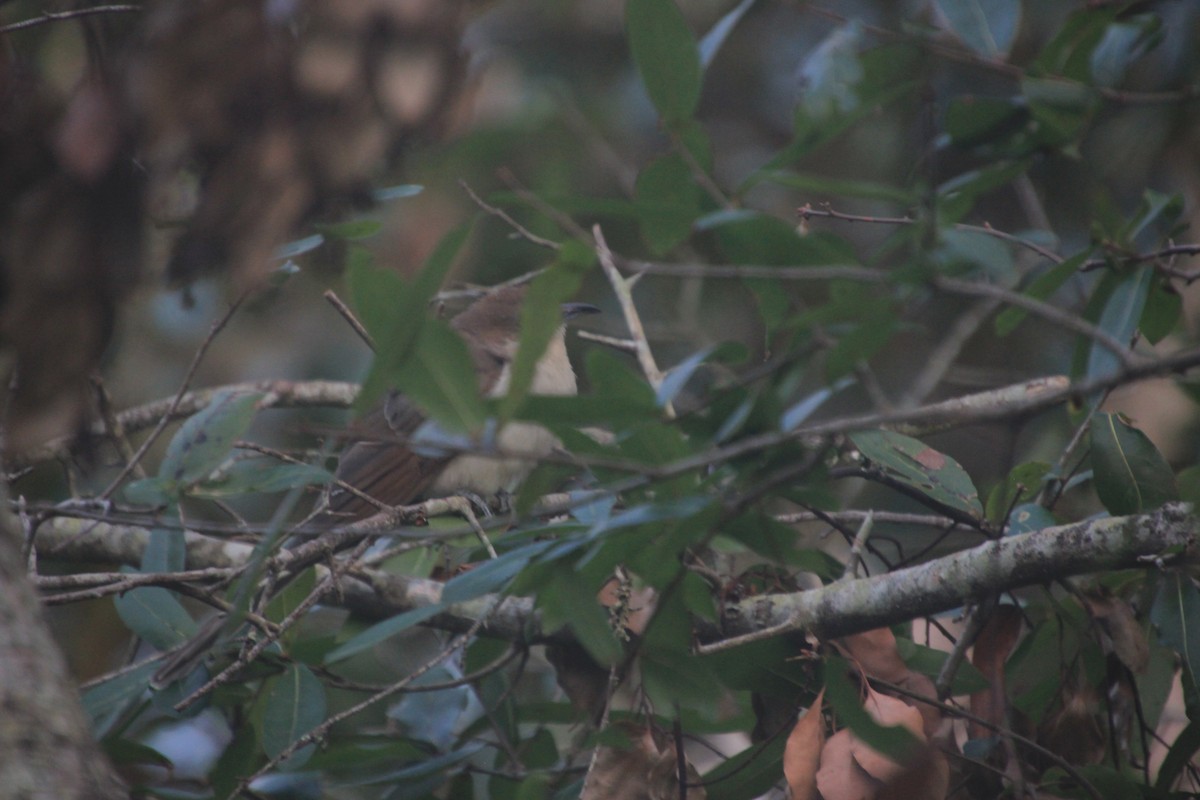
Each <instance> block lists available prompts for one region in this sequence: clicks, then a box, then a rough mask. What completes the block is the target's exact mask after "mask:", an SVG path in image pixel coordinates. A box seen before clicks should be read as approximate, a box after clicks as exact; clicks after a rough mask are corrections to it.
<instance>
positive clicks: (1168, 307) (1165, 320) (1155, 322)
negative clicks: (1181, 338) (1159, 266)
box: [1138, 278, 1183, 344]
mask: <svg viewBox="0 0 1200 800" xmlns="http://www.w3.org/2000/svg"><path fill="white" fill-rule="evenodd" d="M1182 315H1183V299H1182V298H1180V296H1179V292H1177V291H1175V287H1173V286H1172V285H1171V283H1170V281H1166V280H1160V279H1158V278H1155V279H1154V281H1153V282H1152V283H1151V286H1150V293H1149V294H1148V295H1147V296H1146V305H1145V307H1144V308H1143V309H1142V318H1141V319H1140V320H1138V330H1139V331H1141V333H1142V336H1144V337H1146V341H1148V342H1149V343H1150V344H1158V343H1159V342H1161V341H1162V340H1163V339H1165V338H1166V337H1167V335H1168V334H1170V333H1171V332H1172V331H1174V330H1175V326H1176V325H1177V324H1178V323H1179V319H1180V317H1181V316H1182Z"/></svg>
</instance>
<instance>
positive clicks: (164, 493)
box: [121, 477, 180, 508]
mask: <svg viewBox="0 0 1200 800" xmlns="http://www.w3.org/2000/svg"><path fill="white" fill-rule="evenodd" d="M178 490H179V487H178V486H177V485H176V484H175V482H174V481H168V480H164V479H163V478H158V477H154V478H142V479H141V480H139V481H132V482H131V483H127V484H125V488H124V489H122V490H121V496H122V497H124V498H125V501H126V502H129V503H133V504H135V505H145V506H153V507H155V508H161V507H163V506H167V505H170V504H171V502H172V501H173V500H175V499H177V498H178V496H179V494H180V492H179V491H178Z"/></svg>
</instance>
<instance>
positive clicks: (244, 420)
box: [158, 389, 262, 487]
mask: <svg viewBox="0 0 1200 800" xmlns="http://www.w3.org/2000/svg"><path fill="white" fill-rule="evenodd" d="M260 399H262V394H260V393H257V392H237V391H233V390H229V389H226V390H222V391H220V392H217V393H216V394H215V395H213V398H212V400H211V401H210V402H209V404H208V405H207V406H205V407H204V409H203V410H201V411H198V412H196V413H195V414H193V415H192V416H190V417H188V418H187V420H185V421H184V423H183V425H181V426H180V427H179V430H178V431H177V432H176V433H175V436H174V437H172V438H171V443H170V444H169V445H167V452H166V455H165V456H163V461H162V464H161V465H160V466H159V469H158V477H159V478H161V479H162V480H164V481H166V482H168V483H167V485H168V486H169V485H172V484H173V485H175V486H181V487H182V486H187V485H189V484H191V483H194V482H196V481H198V480H201V479H203V478H206V477H208V475H209V473H211V472H212V471H213V470H214V469H216V468H217V467H218V466H220V465H221V463H222V462H224V461H225V459H226V458H227V457H228V456H229V453H230V451H231V450H232V449H233V443H234V442H235V441H237V440H238V439H240V438H241V437H242V435H243V434H245V432H246V429H247V428H249V427H250V423H251V422H253V421H254V414H255V412H256V411H257V410H258V409H257V404H258V401H259V400H260Z"/></svg>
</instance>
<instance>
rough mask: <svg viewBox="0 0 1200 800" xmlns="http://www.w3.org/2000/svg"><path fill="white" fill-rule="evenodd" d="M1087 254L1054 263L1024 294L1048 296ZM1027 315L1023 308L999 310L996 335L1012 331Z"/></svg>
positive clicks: (1073, 272)
mask: <svg viewBox="0 0 1200 800" xmlns="http://www.w3.org/2000/svg"><path fill="white" fill-rule="evenodd" d="M1089 255H1091V251H1090V250H1085V251H1084V252H1082V253H1076V254H1075V255H1073V256H1071V257H1070V258H1068V259H1066V260H1065V261H1062V262H1061V263H1059V264H1055V265H1054V266H1053V267H1051V268H1050V269H1048V270H1046V271H1045V272H1043V273H1042V274H1041V275H1039V276H1038V277H1037V279H1035V280H1034V282H1033V283H1031V284H1029V288H1028V289H1026V290H1025V292H1024V293H1025V295H1026V296H1028V297H1032V298H1034V299H1036V300H1045V299H1046V298H1048V297H1050V296H1051V295H1052V294H1054V293H1055V292H1057V291H1058V290H1059V288H1061V287H1062V285H1063V284H1064V283H1066V282H1067V281H1068V280H1069V279H1070V278H1071V276H1072V275H1074V274H1075V273H1076V272H1077V271H1078V270H1079V268H1080V267H1081V266H1083V262H1085V261H1087V258H1088V256H1089ZM1028 315H1029V312H1028V311H1026V310H1025V309H1023V308H1006V309H1005V310H1004V311H1001V312H1000V313H999V314H997V315H996V335H997V336H1007V335H1008V334H1010V333H1012V332H1013V330H1014V329H1016V327H1017V326H1018V325H1020V324H1021V321H1022V320H1024V319H1025V317H1027V316H1028Z"/></svg>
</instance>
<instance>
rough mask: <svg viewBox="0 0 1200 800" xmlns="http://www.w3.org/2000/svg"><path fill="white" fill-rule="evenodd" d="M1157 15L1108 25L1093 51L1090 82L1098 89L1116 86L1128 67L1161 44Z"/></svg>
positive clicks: (1131, 17)
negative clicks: (1097, 86)
mask: <svg viewBox="0 0 1200 800" xmlns="http://www.w3.org/2000/svg"><path fill="white" fill-rule="evenodd" d="M1163 35H1164V31H1163V24H1162V19H1161V18H1160V17H1159V15H1158V14H1134V15H1130V16H1127V17H1123V18H1121V19H1120V20H1118V21H1116V22H1114V23H1113V24H1111V25H1109V26H1108V27H1107V28H1106V29H1105V31H1104V36H1103V37H1102V38H1101V39H1100V42H1099V43H1098V44H1097V45H1096V48H1095V49H1094V50H1093V51H1092V57H1091V62H1090V66H1091V72H1092V80H1093V81H1094V82H1095V83H1096V84H1098V85H1100V86H1117V85H1118V84H1120V83H1121V81H1122V80H1124V78H1125V73H1126V72H1127V71H1128V69H1129V67H1130V65H1132V64H1133V63H1134V62H1135V61H1137V60H1138V59H1139V58H1141V57H1142V56H1143V55H1145V54H1146V53H1147V52H1149V51H1150V50H1152V49H1154V47H1156V46H1157V45H1158V44H1159V43H1160V42H1162V40H1163Z"/></svg>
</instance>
